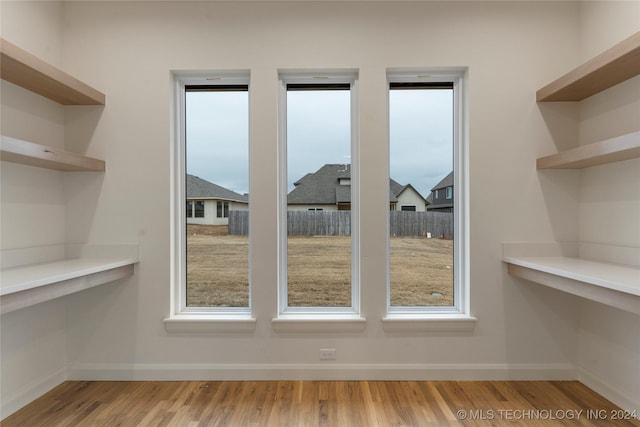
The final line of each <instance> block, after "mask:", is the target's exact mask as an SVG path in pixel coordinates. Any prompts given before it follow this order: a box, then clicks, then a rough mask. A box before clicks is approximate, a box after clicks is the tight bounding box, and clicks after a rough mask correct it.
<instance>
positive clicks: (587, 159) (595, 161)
mask: <svg viewBox="0 0 640 427" xmlns="http://www.w3.org/2000/svg"><path fill="white" fill-rule="evenodd" d="M639 157H640V132H634V133H630V134H627V135H622V136H619V137H617V138H612V139H607V140H605V141H600V142H595V143H593V144H588V145H583V146H581V147H577V148H574V149H571V150H567V151H563V152H561V153H558V154H553V155H551V156H546V157H540V158H538V160H537V161H536V167H537V169H582V168H588V167H592V166H599V165H604V164H608V163H613V162H620V161H623V160H629V159H636V158H639Z"/></svg>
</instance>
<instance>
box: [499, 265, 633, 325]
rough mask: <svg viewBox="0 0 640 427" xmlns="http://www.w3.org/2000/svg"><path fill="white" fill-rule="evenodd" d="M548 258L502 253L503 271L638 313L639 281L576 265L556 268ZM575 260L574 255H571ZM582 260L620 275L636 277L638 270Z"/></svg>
mask: <svg viewBox="0 0 640 427" xmlns="http://www.w3.org/2000/svg"><path fill="white" fill-rule="evenodd" d="M549 259H550V258H522V259H519V258H513V257H505V258H504V259H503V262H505V263H506V264H507V271H508V272H509V274H511V275H512V276H514V277H519V278H522V279H525V280H528V281H531V282H534V283H538V284H541V285H544V286H547V287H550V288H553V289H557V290H560V291H563V292H566V293H569V294H572V295H577V296H579V297H582V298H586V299H589V300H592V301H596V302H599V303H602V304H606V305H609V306H612V307H616V308H619V309H621V310H625V311H629V312H631V313H635V314H640V285H638V284H636V283H628V282H627V283H621V282H613V281H610V280H604V281H603V280H602V279H601V278H598V277H596V276H590V275H589V273H588V272H585V271H582V270H581V268H580V267H577V268H576V267H575V266H573V267H569V268H560V269H558V268H557V265H556V264H557V263H556V262H551V263H550V262H549V261H548V260H549ZM571 259H572V258H563V257H555V260H571ZM573 260H575V258H574V259H573ZM580 261H581V262H586V263H587V264H588V267H593V266H596V267H597V266H603V267H605V268H606V269H608V270H618V271H619V272H621V273H622V275H632V276H633V277H635V278H636V281H637V277H640V276H639V275H638V274H639V273H640V270H638V269H637V268H633V267H625V266H617V265H613V264H607V263H598V262H591V261H584V260H580Z"/></svg>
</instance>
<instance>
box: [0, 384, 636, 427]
mask: <svg viewBox="0 0 640 427" xmlns="http://www.w3.org/2000/svg"><path fill="white" fill-rule="evenodd" d="M615 418H631V419H633V418H636V419H634V420H631V419H629V420H618V419H615ZM1 425H2V427H12V426H21V427H22V426H28V427H37V426H46V427H53V426H109V427H114V426H127V427H128V426H180V427H183V426H184V427H195V426H240V427H245V426H287V427H288V426H296V427H297V426H345V427H352V426H365V427H378V426H420V427H422V426H509V427H515V426H527V427H529V426H556V425H560V426H640V422H639V421H638V420H637V417H636V414H634V413H629V412H626V411H623V410H621V409H619V408H617V407H616V406H615V405H613V404H612V403H611V402H609V401H607V400H606V399H604V398H603V397H601V396H600V395H598V394H596V393H595V392H593V391H591V390H590V389H589V388H587V387H586V386H584V385H583V384H581V383H579V382H577V381H175V382H104V381H99V382H89V381H69V382H65V383H63V384H61V385H60V386H58V387H56V388H55V389H54V390H52V391H50V392H49V393H47V394H45V395H44V396H42V397H41V398H39V399H37V400H36V401H34V402H32V403H31V404H29V405H28V406H26V407H24V408H23V409H21V410H20V411H18V412H16V413H15V414H13V415H11V416H9V417H7V418H6V419H5V420H4V421H3V422H2V423H1Z"/></svg>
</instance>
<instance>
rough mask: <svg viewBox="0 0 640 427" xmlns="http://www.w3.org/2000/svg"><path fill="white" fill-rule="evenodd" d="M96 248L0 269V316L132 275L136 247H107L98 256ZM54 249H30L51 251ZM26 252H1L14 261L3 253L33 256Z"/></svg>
mask: <svg viewBox="0 0 640 427" xmlns="http://www.w3.org/2000/svg"><path fill="white" fill-rule="evenodd" d="M97 248H98V249H96V248H92V249H90V250H89V251H88V252H87V253H86V254H83V255H82V256H80V257H78V258H71V259H58V260H50V261H46V262H39V263H36V264H27V265H17V266H15V267H6V268H3V269H2V271H1V272H0V313H2V314H4V313H9V312H11V311H15V310H18V309H21V308H24V307H28V306H31V305H35V304H39V303H41V302H44V301H48V300H51V299H54V298H58V297H61V296H64V295H69V294H72V293H75V292H80V291H82V290H85V289H89V288H92V287H94V286H99V285H103V284H105V283H110V282H113V281H116V280H119V279H122V278H125V277H128V276H132V275H133V272H134V264H136V263H137V262H138V252H137V247H136V246H131V245H126V246H122V248H121V249H120V248H119V247H117V246H115V247H109V248H108V249H107V250H106V251H103V252H102V253H100V249H99V247H97ZM56 249H57V247H54V249H53V250H50V249H48V248H44V249H33V250H34V251H38V250H40V251H42V252H47V251H48V252H55V251H56ZM29 251H30V249H26V250H17V251H6V252H5V251H3V257H5V254H6V258H7V259H15V258H16V255H15V254H11V253H7V252H23V253H22V254H20V253H19V254H18V257H20V256H22V257H23V258H28V259H30V260H31V259H34V256H32V255H28V253H29ZM25 254H26V255H25ZM77 254H80V252H78V253H77ZM35 260H36V261H37V256H36V257H35Z"/></svg>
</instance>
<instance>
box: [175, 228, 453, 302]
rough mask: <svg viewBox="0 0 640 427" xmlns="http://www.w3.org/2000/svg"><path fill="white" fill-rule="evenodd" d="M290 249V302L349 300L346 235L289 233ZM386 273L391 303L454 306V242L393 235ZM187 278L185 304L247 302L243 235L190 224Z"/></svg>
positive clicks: (348, 239)
mask: <svg viewBox="0 0 640 427" xmlns="http://www.w3.org/2000/svg"><path fill="white" fill-rule="evenodd" d="M288 252H289V254H288V257H289V267H288V276H289V305H290V306H298V307H310V306H311V307H326V306H338V307H339V306H349V305H351V289H350V277H351V265H350V238H349V237H344V236H332V237H319V236H318V237H302V236H296V237H290V238H289V245H288ZM390 277H391V304H392V305H393V306H405V305H409V306H450V305H452V304H453V242H452V241H451V240H441V239H425V238H415V237H393V238H391V272H390ZM187 283H188V286H187V288H188V290H187V304H188V305H189V306H218V307H220V306H223V307H224V306H229V307H243V306H244V307H246V306H247V305H248V283H249V279H248V239H247V237H246V236H228V235H226V227H220V226H197V225H188V226H187ZM363 286H364V287H366V283H364V284H363ZM362 292H366V288H365V289H362Z"/></svg>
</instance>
